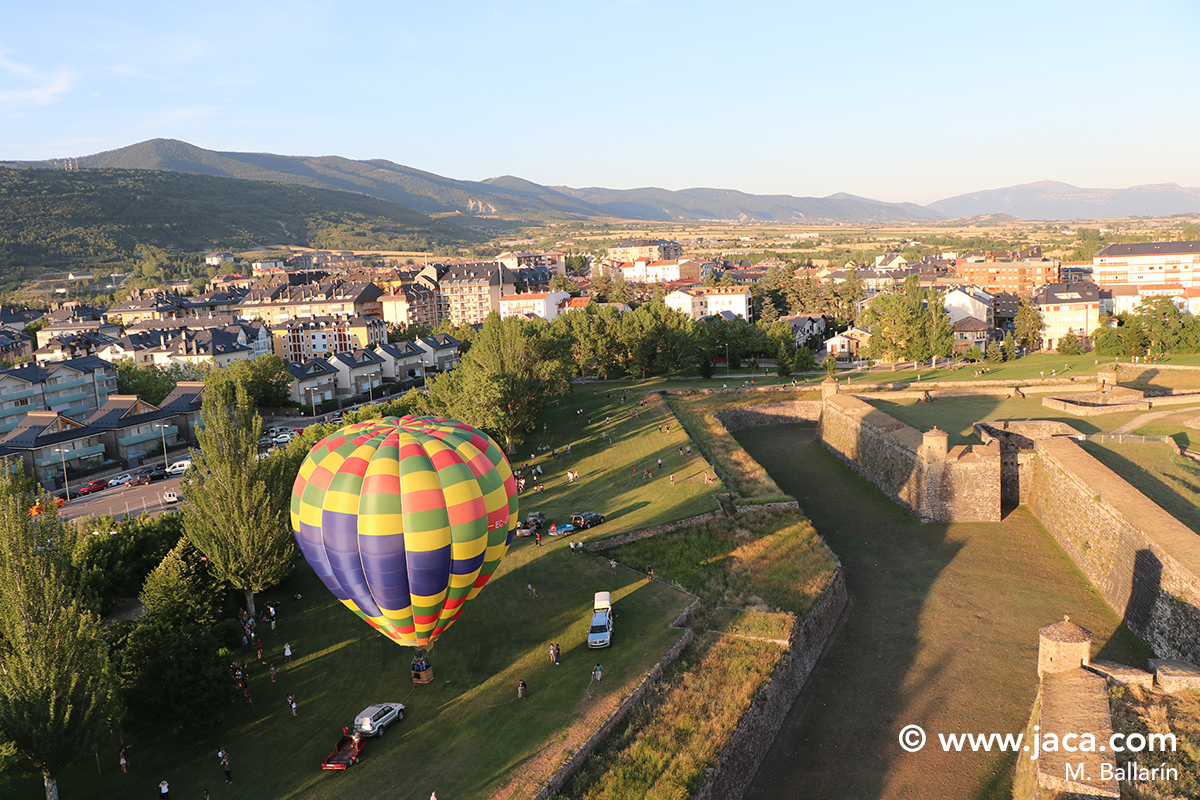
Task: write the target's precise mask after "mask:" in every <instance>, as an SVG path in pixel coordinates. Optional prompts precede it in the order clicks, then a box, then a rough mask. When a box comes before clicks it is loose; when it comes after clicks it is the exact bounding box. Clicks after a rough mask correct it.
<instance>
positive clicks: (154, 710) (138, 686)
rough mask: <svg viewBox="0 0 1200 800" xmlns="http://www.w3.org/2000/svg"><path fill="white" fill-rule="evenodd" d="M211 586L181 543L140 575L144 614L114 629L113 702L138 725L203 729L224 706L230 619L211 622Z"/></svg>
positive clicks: (214, 589)
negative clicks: (115, 696)
mask: <svg viewBox="0 0 1200 800" xmlns="http://www.w3.org/2000/svg"><path fill="white" fill-rule="evenodd" d="M219 590H220V587H219V585H218V584H216V583H215V582H214V581H213V580H212V579H211V577H210V576H209V574H208V569H207V567H206V565H205V562H204V561H203V560H202V559H201V557H200V553H199V552H198V551H197V550H196V549H195V548H194V547H192V545H191V543H190V542H188V541H186V540H184V541H181V542H180V543H179V544H178V545H177V546H176V547H175V548H174V549H173V550H172V551H171V552H170V553H168V554H167V556H166V557H165V558H164V559H163V560H162V562H161V563H159V565H158V566H157V567H156V568H155V569H154V571H153V572H151V573H150V575H149V577H148V578H147V579H146V583H145V586H144V587H143V589H142V592H141V601H142V604H143V605H144V606H145V613H143V614H142V615H141V616H140V617H137V618H136V619H134V620H130V621H128V622H123V623H118V625H116V626H114V631H113V636H112V638H113V650H114V657H115V660H116V666H117V674H118V680H119V692H120V696H121V701H122V705H123V706H124V708H125V711H126V714H127V715H128V716H127V721H128V722H130V723H131V724H132V725H133V726H135V727H137V729H138V730H141V731H144V732H145V733H160V732H167V731H170V730H173V729H175V728H182V727H187V728H194V727H206V726H208V725H210V724H212V723H214V722H216V721H217V719H218V718H219V715H220V713H221V709H222V708H223V707H224V706H225V705H226V704H227V703H228V700H229V694H230V692H229V689H230V686H229V667H228V664H229V650H228V647H227V645H228V644H229V641H230V639H231V638H232V636H233V634H232V633H231V632H230V631H229V630H228V626H229V625H236V623H235V622H234V621H233V620H226V622H225V623H224V624H222V623H220V622H219V618H218V614H217V611H218V601H219V598H220V592H219ZM222 628H225V629H226V630H222ZM163 709H170V710H171V713H170V714H163Z"/></svg>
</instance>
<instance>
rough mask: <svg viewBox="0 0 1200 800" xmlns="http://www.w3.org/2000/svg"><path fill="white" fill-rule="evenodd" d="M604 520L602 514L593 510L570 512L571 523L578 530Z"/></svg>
mask: <svg viewBox="0 0 1200 800" xmlns="http://www.w3.org/2000/svg"><path fill="white" fill-rule="evenodd" d="M601 522H604V515H603V514H597V513H596V512H594V511H584V512H583V513H582V514H572V515H571V524H572V525H574V526H575V527H576V528H578V529H580V530H586V529H588V528H590V527H592V526H593V525H599V524H600V523H601Z"/></svg>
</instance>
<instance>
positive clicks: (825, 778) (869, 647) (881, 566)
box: [737, 425, 1148, 800]
mask: <svg viewBox="0 0 1200 800" xmlns="http://www.w3.org/2000/svg"><path fill="white" fill-rule="evenodd" d="M737 438H738V440H739V441H740V442H741V443H742V444H743V446H745V447H746V449H747V450H748V451H749V452H750V454H751V455H752V456H754V458H756V459H757V460H759V462H760V463H762V464H763V466H765V467H766V468H767V470H768V472H770V473H771V475H772V477H773V478H774V479H775V480H776V481H777V482H778V483H779V485H780V487H781V488H782V489H783V490H784V491H786V492H789V493H791V494H793V495H794V496H795V497H796V498H797V499H798V500H799V501H800V507H801V509H802V510H803V511H804V512H805V513H806V514H807V515H808V516H809V517H810V519H812V521H813V523H814V524H815V525H816V528H817V532H818V533H820V534H821V536H822V537H823V538H824V539H825V541H826V542H827V543H828V544H829V546H830V548H832V550H833V551H834V552H835V553H836V554H837V556H838V558H839V559H840V560H841V563H842V565H843V567H844V568H845V571H846V583H847V588H848V590H849V593H850V598H851V606H850V608H849V609H848V611H847V614H846V616H845V618H844V620H843V622H842V625H841V627H840V629H839V630H838V631H837V632H836V633H835V635H834V639H833V641H832V643H831V645H830V648H829V650H828V651H827V652H826V654H825V655H824V657H823V658H822V660H821V661H820V662H819V663H818V665H817V667H816V669H815V670H814V672H813V674H812V677H811V678H810V679H809V682H808V684H807V685H806V687H805V689H804V691H803V692H802V694H801V695H800V698H799V699H798V700H797V702H796V704H795V705H794V706H793V708H792V710H791V713H790V714H789V716H788V718H787V719H786V721H785V722H784V725H783V728H782V730H781V731H780V733H779V735H778V736H777V737H776V740H775V742H774V744H773V745H772V747H771V749H770V751H769V752H768V753H767V756H766V759H765V761H764V763H763V766H762V767H761V769H760V770H759V773H758V775H757V776H756V777H755V779H754V781H753V783H752V785H751V787H750V789H749V791H748V793H747V795H746V796H747V798H750V799H751V800H767V798H770V800H775V799H776V798H780V797H803V798H806V800H821V799H822V798H829V799H830V800H851V799H853V800H868V799H870V798H920V799H921V800H940V799H942V798H944V800H966V798H995V799H996V800H999V799H1000V798H1008V797H1010V796H1011V791H1012V775H1013V766H1014V764H1015V756H1013V755H1007V756H1006V755H1001V754H997V753H995V752H992V753H983V752H980V753H971V752H967V753H950V754H947V753H943V752H941V749H940V747H938V746H937V745H936V742H937V734H938V733H955V732H979V733H991V732H996V733H1010V732H1011V733H1019V732H1020V731H1022V730H1023V729H1024V727H1025V724H1026V722H1027V721H1028V716H1029V712H1030V707H1031V704H1032V702H1033V698H1034V695H1035V693H1036V687H1037V631H1038V628H1039V627H1041V626H1042V625H1044V624H1046V623H1048V622H1053V621H1055V620H1058V619H1061V618H1062V615H1063V614H1070V615H1071V619H1072V620H1074V621H1076V622H1078V623H1079V624H1081V625H1083V626H1084V627H1085V628H1087V629H1089V630H1091V631H1092V633H1093V635H1094V641H1095V642H1096V643H1097V644H1096V648H1095V649H1098V650H1099V651H1100V655H1101V656H1102V657H1104V658H1109V659H1112V660H1115V661H1122V662H1125V663H1130V664H1134V665H1138V666H1143V667H1144V666H1145V658H1146V656H1147V652H1148V651H1147V650H1146V649H1145V648H1144V647H1143V646H1141V645H1140V643H1138V642H1137V641H1136V640H1135V639H1133V637H1132V636H1131V635H1130V634H1129V633H1128V631H1127V630H1126V629H1124V628H1123V627H1119V622H1120V621H1119V620H1118V618H1117V617H1116V615H1115V614H1113V612H1112V611H1111V610H1110V609H1109V608H1108V607H1107V606H1106V605H1105V604H1104V601H1103V600H1102V599H1101V598H1100V596H1099V595H1098V594H1097V593H1096V591H1095V590H1094V589H1093V588H1092V587H1091V585H1090V584H1089V583H1088V582H1087V580H1086V579H1085V578H1084V577H1083V575H1082V574H1081V573H1080V572H1079V571H1078V570H1077V569H1076V568H1075V566H1074V565H1073V564H1072V563H1071V562H1070V560H1069V559H1068V558H1067V557H1066V555H1065V554H1064V553H1063V552H1062V550H1061V549H1060V548H1059V547H1058V546H1057V545H1056V544H1055V542H1054V541H1053V539H1052V538H1051V537H1050V536H1049V534H1048V533H1047V532H1046V531H1045V530H1044V529H1043V528H1042V526H1041V525H1040V524H1039V523H1038V522H1037V520H1036V519H1035V518H1034V517H1033V516H1032V515H1031V514H1029V512H1028V511H1027V510H1025V509H1023V508H1022V509H1018V510H1017V511H1015V512H1013V513H1012V514H1010V515H1009V516H1008V518H1007V519H1006V520H1005V521H1004V522H1001V523H971V524H953V525H921V524H919V523H917V522H916V521H914V520H913V519H912V518H911V517H909V516H908V515H907V514H905V513H904V512H903V511H901V510H900V508H899V507H897V506H895V505H894V504H892V503H891V502H890V501H888V500H887V499H886V498H885V497H884V496H883V495H882V494H881V493H880V492H879V491H877V490H876V489H875V488H874V487H872V486H871V485H870V484H868V483H866V482H865V481H863V480H862V479H860V478H859V477H858V476H857V475H855V474H854V473H853V472H851V471H850V470H849V468H847V467H846V466H845V465H843V464H842V463H841V462H840V461H838V460H837V459H836V458H834V457H833V456H832V455H831V454H829V453H828V452H827V451H826V450H825V449H824V448H823V447H822V446H821V445H820V444H819V443H817V442H816V441H815V436H814V431H813V430H812V429H811V428H803V427H801V426H796V425H788V426H771V427H762V428H754V429H751V430H748V431H743V432H742V433H739V434H737ZM908 724H917V725H921V726H922V727H923V728H924V729H925V730H926V732H927V734H928V737H929V742H930V743H929V744H928V745H926V747H925V749H924V750H923V751H921V752H919V753H913V754H910V753H906V752H904V751H903V750H901V749H900V747H899V744H898V742H897V736H898V733H899V731H900V729H901V728H902V727H904V726H905V725H908Z"/></svg>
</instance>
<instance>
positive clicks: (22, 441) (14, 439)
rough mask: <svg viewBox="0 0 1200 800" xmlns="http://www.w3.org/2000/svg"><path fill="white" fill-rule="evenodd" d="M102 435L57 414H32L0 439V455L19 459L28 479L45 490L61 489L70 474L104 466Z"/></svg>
mask: <svg viewBox="0 0 1200 800" xmlns="http://www.w3.org/2000/svg"><path fill="white" fill-rule="evenodd" d="M102 434H103V431H100V430H97V429H96V428H92V427H90V426H88V425H85V424H84V423H82V422H80V421H78V420H76V419H72V418H71V417H68V416H66V415H65V414H62V413H60V412H58V411H40V410H39V411H30V412H29V413H28V414H26V415H25V416H24V417H22V418H21V420H20V422H19V423H17V426H16V427H15V428H13V429H12V430H11V431H9V433H8V435H7V436H5V437H4V438H3V439H0V454H15V455H18V456H19V457H20V458H21V460H22V461H23V462H24V465H25V474H26V475H29V476H32V477H33V479H34V480H36V481H37V482H38V483H40V484H41V485H43V486H46V487H54V488H62V487H63V485H64V484H65V481H66V474H67V473H69V471H70V470H72V469H75V470H79V469H86V468H89V467H93V466H99V465H101V464H103V463H104V461H105V460H106V458H105V453H104V442H103V441H101V436H102ZM64 470H65V472H64Z"/></svg>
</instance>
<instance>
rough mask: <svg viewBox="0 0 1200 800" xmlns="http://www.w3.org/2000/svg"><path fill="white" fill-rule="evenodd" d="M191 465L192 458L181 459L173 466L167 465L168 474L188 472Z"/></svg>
mask: <svg viewBox="0 0 1200 800" xmlns="http://www.w3.org/2000/svg"><path fill="white" fill-rule="evenodd" d="M191 465H192V460H191V459H190V458H184V459H180V460H179V461H176V462H175V463H174V464H172V465H171V466H169V467H167V474H168V475H182V474H183V473H185V472H187V468H188V467H190V466H191Z"/></svg>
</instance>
